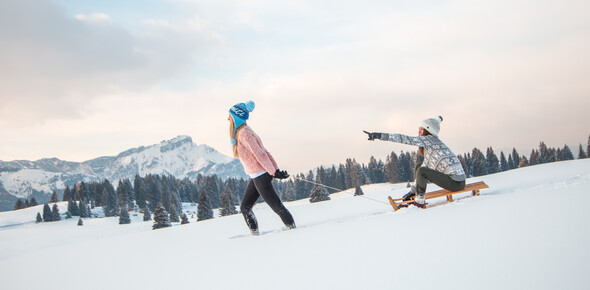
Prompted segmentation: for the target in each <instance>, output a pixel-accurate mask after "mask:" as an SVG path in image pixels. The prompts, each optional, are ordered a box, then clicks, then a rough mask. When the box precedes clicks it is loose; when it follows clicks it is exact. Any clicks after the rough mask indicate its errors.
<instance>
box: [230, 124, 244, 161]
mask: <svg viewBox="0 0 590 290" xmlns="http://www.w3.org/2000/svg"><path fill="white" fill-rule="evenodd" d="M230 116H231V115H230ZM231 118H232V121H231V122H229V123H230V124H229V138H230V139H234V138H235V140H236V144H235V145H233V146H232V149H233V152H234V158H240V156H239V155H238V133H240V131H241V130H242V129H243V128H244V125H246V123H244V124H242V125H240V127H238V130H236V136H234V129H235V128H236V123H235V122H234V121H233V120H234V117H233V116H231Z"/></svg>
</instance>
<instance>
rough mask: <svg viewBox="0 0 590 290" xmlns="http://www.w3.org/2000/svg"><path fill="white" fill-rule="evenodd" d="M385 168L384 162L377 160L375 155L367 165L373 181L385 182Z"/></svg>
mask: <svg viewBox="0 0 590 290" xmlns="http://www.w3.org/2000/svg"><path fill="white" fill-rule="evenodd" d="M383 169H384V164H383V162H381V161H377V159H375V157H373V156H371V159H369V164H368V165H367V174H368V175H369V179H371V181H372V182H373V183H383Z"/></svg>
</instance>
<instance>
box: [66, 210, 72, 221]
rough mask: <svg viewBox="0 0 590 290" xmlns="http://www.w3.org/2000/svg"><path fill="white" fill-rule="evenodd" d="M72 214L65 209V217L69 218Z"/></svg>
mask: <svg viewBox="0 0 590 290" xmlns="http://www.w3.org/2000/svg"><path fill="white" fill-rule="evenodd" d="M71 218H72V214H71V213H70V212H69V211H66V219H71Z"/></svg>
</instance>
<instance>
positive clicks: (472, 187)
mask: <svg viewBox="0 0 590 290" xmlns="http://www.w3.org/2000/svg"><path fill="white" fill-rule="evenodd" d="M484 188H489V186H488V185H487V184H486V183H485V182H483V181H480V182H476V183H470V184H467V185H465V188H464V189H463V190H459V191H448V190H446V189H441V190H437V191H432V192H427V193H426V195H425V196H424V198H425V199H427V200H428V199H432V198H438V197H443V196H444V197H446V198H447V201H449V202H453V194H457V193H462V192H467V191H471V194H472V195H473V196H476V195H479V190H480V189H484ZM388 198H389V203H390V204H391V206H392V207H393V210H394V211H397V210H398V209H400V205H401V206H402V207H404V206H407V204H409V203H412V202H414V200H413V199H411V200H407V201H404V199H403V198H397V199H393V198H391V196H389V197H388Z"/></svg>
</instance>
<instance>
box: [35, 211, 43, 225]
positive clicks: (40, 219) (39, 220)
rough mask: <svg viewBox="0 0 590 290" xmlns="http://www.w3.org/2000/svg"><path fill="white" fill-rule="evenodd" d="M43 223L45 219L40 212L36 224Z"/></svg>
mask: <svg viewBox="0 0 590 290" xmlns="http://www.w3.org/2000/svg"><path fill="white" fill-rule="evenodd" d="M42 221H43V218H42V217H41V213H40V212H38V213H37V220H36V221H35V222H36V223H40V222H42Z"/></svg>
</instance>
